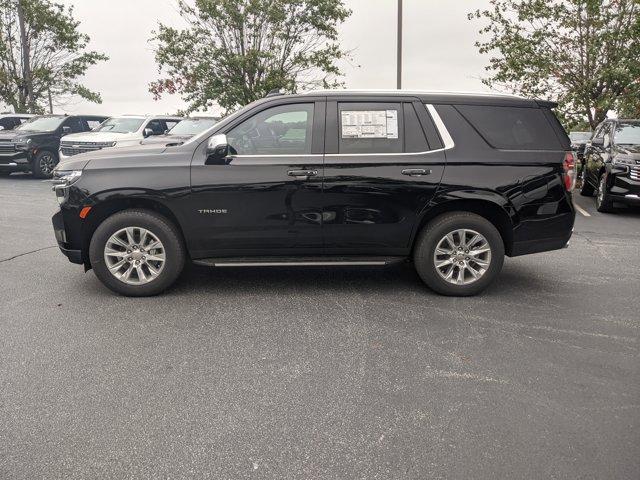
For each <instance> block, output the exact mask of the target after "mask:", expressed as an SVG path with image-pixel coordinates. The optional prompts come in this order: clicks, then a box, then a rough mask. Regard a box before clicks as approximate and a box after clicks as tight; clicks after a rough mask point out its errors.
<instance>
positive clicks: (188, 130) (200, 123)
mask: <svg viewBox="0 0 640 480" xmlns="http://www.w3.org/2000/svg"><path fill="white" fill-rule="evenodd" d="M219 120H220V119H219V118H215V117H190V118H185V119H184V120H182V121H181V122H180V123H178V124H177V125H176V126H175V127H173V128H172V129H171V130H169V131H167V132H166V133H165V134H164V135H157V136H153V137H149V138H145V139H144V140H142V141H141V142H140V143H141V144H142V145H148V144H150V143H166V144H167V145H179V144H180V143H183V142H186V141H187V140H189V139H190V138H191V137H193V136H194V135H197V134H199V133H202V132H204V131H205V130H207V129H208V128H211V127H213V126H214V125H215V124H216V123H218V121H219Z"/></svg>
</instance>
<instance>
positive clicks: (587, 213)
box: [573, 202, 591, 217]
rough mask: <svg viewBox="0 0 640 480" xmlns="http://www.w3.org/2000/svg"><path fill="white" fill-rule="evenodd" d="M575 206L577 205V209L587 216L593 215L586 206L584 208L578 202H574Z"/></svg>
mask: <svg viewBox="0 0 640 480" xmlns="http://www.w3.org/2000/svg"><path fill="white" fill-rule="evenodd" d="M573 206H574V207H576V210H577V211H579V212H580V213H581V214H582V215H584V216H585V217H590V216H591V214H590V213H589V212H587V211H586V210H585V209H584V208H582V207H581V206H580V205H578V204H577V203H576V202H573Z"/></svg>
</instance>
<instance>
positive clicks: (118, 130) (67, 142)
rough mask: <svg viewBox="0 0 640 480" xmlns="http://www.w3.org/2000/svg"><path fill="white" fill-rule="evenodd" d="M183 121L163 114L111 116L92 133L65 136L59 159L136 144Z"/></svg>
mask: <svg viewBox="0 0 640 480" xmlns="http://www.w3.org/2000/svg"><path fill="white" fill-rule="evenodd" d="M181 120H182V117H175V116H163V115H156V116H141V115H123V116H121V117H112V118H109V119H107V120H106V121H105V122H104V123H102V124H101V125H99V126H98V127H97V128H94V129H93V130H92V131H91V132H87V133H82V134H76V135H67V136H65V137H64V139H62V142H61V143H60V160H65V159H67V158H71V157H73V156H74V155H77V154H79V153H84V152H91V151H95V150H101V149H103V148H109V147H115V146H119V147H122V146H130V145H136V144H139V143H140V141H141V140H143V139H145V138H147V137H152V136H155V135H163V134H164V133H165V132H166V131H167V130H170V129H172V128H173V127H174V126H175V125H177V124H178V123H179V122H180V121H181Z"/></svg>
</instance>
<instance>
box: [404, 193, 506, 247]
mask: <svg viewBox="0 0 640 480" xmlns="http://www.w3.org/2000/svg"><path fill="white" fill-rule="evenodd" d="M484 196H485V197H486V194H485V195H484ZM499 198H502V197H499ZM502 200H503V201H505V200H504V199H502ZM459 211H461V212H471V213H475V214H477V215H480V216H481V217H483V218H485V219H486V220H488V221H489V222H491V223H492V224H493V225H494V226H495V227H496V228H497V229H498V232H499V233H500V236H501V237H502V241H503V243H504V251H505V253H506V254H507V255H511V253H512V248H513V228H514V219H513V218H512V217H513V214H512V215H510V214H509V213H508V212H507V210H506V209H505V208H504V207H503V206H502V205H501V204H499V203H498V202H496V201H493V200H487V199H486V198H440V199H434V200H433V201H432V202H431V204H430V207H429V208H428V209H427V210H426V211H425V213H424V214H423V216H422V217H421V218H420V222H419V223H418V227H417V228H416V231H415V232H414V235H413V239H412V244H411V251H412V252H413V249H414V248H415V245H416V240H417V238H418V234H419V233H420V231H421V230H422V229H423V228H424V226H425V225H426V224H427V223H429V222H430V221H431V220H433V219H434V218H436V217H438V216H440V215H443V214H445V213H450V212H459Z"/></svg>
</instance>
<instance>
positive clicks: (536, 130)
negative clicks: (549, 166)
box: [456, 105, 562, 150]
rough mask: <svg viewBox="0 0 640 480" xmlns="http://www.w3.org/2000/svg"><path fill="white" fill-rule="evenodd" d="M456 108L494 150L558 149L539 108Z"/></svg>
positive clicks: (557, 141) (550, 128) (553, 134)
mask: <svg viewBox="0 0 640 480" xmlns="http://www.w3.org/2000/svg"><path fill="white" fill-rule="evenodd" d="M456 108H457V109H458V111H460V113H462V115H464V117H465V118H466V119H467V120H468V121H469V123H471V125H473V127H474V128H475V129H476V130H477V131H478V132H479V133H480V135H482V137H483V138H484V139H485V140H486V141H487V143H488V144H489V145H491V146H492V147H494V148H499V149H504V150H560V149H562V146H561V145H560V142H559V140H558V137H557V136H556V134H555V132H554V131H553V127H552V126H551V125H550V124H549V122H548V121H547V119H546V117H545V115H544V113H543V112H542V110H541V109H539V108H523V107H495V106H484V105H460V106H458V107H456Z"/></svg>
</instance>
